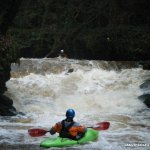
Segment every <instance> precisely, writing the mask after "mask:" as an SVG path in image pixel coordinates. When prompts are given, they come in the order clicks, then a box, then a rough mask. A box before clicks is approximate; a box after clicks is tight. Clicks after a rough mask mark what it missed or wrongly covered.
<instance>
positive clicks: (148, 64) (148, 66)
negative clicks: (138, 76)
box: [140, 61, 150, 70]
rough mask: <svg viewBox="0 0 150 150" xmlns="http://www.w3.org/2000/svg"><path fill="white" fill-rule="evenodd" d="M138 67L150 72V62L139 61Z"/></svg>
mask: <svg viewBox="0 0 150 150" xmlns="http://www.w3.org/2000/svg"><path fill="white" fill-rule="evenodd" d="M140 65H142V66H143V69H144V70H150V61H141V62H140Z"/></svg>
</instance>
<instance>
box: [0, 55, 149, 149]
mask: <svg viewBox="0 0 150 150" xmlns="http://www.w3.org/2000/svg"><path fill="white" fill-rule="evenodd" d="M11 74H12V78H11V79H10V80H9V81H8V82H7V88H8V91H7V92H6V93H5V94H6V95H7V96H9V97H10V98H12V99H13V101H14V106H15V107H16V109H17V110H18V111H20V112H23V113H24V114H25V115H17V116H15V117H1V118H0V145H1V148H0V149H5V148H6V149H33V150H35V149H37V150H40V149H43V148H40V147H39V144H40V142H41V141H42V140H43V139H44V138H46V137H49V136H51V135H49V134H48V133H47V134H46V136H44V137H38V138H33V137H30V136H29V135H28V132H27V131H28V129H30V128H36V127H41V128H44V129H47V130H48V129H50V127H51V126H52V125H53V124H55V123H56V122H58V121H60V120H62V119H64V117H65V111H66V109H68V108H73V109H75V110H76V117H75V120H76V121H78V122H80V123H81V124H84V125H86V126H92V125H95V124H96V123H98V122H103V121H109V122H110V124H111V125H110V128H109V129H108V130H105V131H100V134H99V139H98V140H97V141H96V142H90V143H88V144H84V145H77V146H73V147H72V148H73V149H91V150H92V149H98V150H126V149H127V150H129V149H138V150H142V149H144V150H146V149H150V133H149V131H150V126H149V125H150V117H149V115H150V111H149V109H148V108H147V107H146V106H145V104H143V102H141V101H140V100H139V99H138V96H140V95H142V94H143V93H144V91H142V90H141V89H140V88H139V86H140V85H141V84H142V83H143V82H144V80H146V79H147V78H148V77H149V75H150V71H146V70H143V69H142V68H141V67H138V66H137V64H136V63H134V62H122V63H121V62H106V61H88V60H82V61H79V60H71V59H59V58H55V59H21V62H20V66H17V65H16V64H12V73H11ZM56 136H57V135H54V137H56ZM64 149H67V148H64ZM68 149H70V148H68Z"/></svg>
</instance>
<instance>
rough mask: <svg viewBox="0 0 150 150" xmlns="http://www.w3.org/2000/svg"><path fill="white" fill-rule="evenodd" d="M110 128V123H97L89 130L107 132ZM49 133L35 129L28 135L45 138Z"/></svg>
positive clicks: (30, 130) (29, 131)
mask: <svg viewBox="0 0 150 150" xmlns="http://www.w3.org/2000/svg"><path fill="white" fill-rule="evenodd" d="M109 126H110V123H109V122H100V123H97V124H96V125H94V126H92V127H87V128H92V129H94V130H98V131H100V130H107V129H108V128H109ZM47 132H49V131H47V130H44V129H41V128H35V129H29V130H28V133H29V135H30V136H32V137H39V136H43V135H45V134H46V133H47Z"/></svg>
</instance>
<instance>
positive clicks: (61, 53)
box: [59, 49, 67, 58]
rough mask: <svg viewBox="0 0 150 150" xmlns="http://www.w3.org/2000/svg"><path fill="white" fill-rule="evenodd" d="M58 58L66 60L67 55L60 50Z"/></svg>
mask: <svg viewBox="0 0 150 150" xmlns="http://www.w3.org/2000/svg"><path fill="white" fill-rule="evenodd" d="M59 57H61V58H67V55H66V54H65V52H64V50H63V49H62V50H60V53H59Z"/></svg>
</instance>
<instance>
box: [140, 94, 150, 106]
mask: <svg viewBox="0 0 150 150" xmlns="http://www.w3.org/2000/svg"><path fill="white" fill-rule="evenodd" d="M138 98H139V99H140V100H142V101H143V102H144V103H145V104H146V105H147V106H148V107H149V108H150V94H143V95H141V96H139V97H138Z"/></svg>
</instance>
